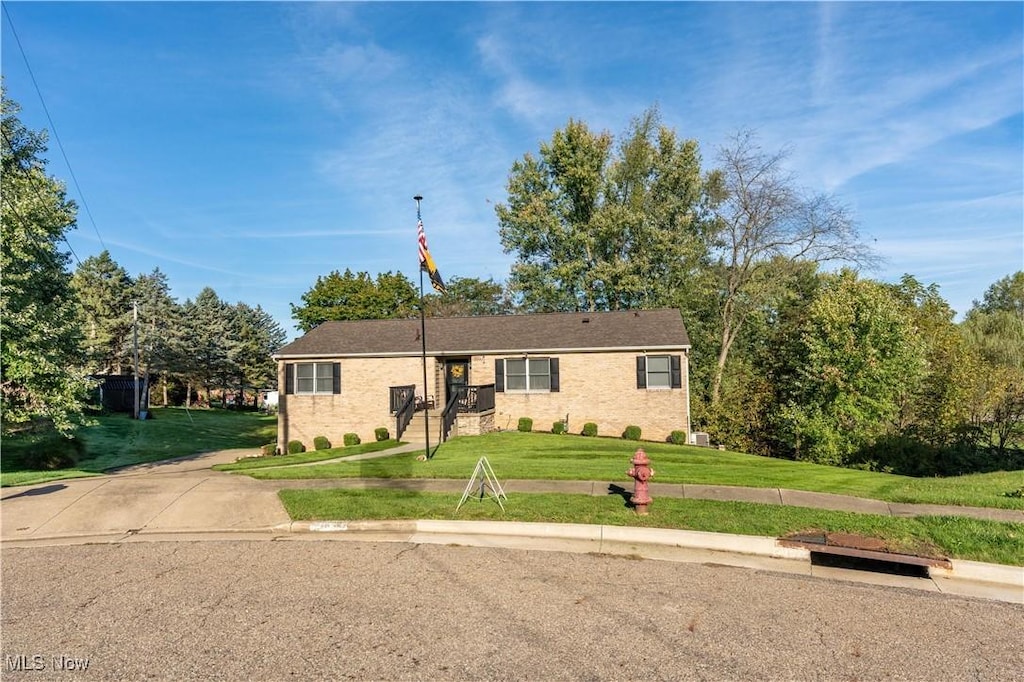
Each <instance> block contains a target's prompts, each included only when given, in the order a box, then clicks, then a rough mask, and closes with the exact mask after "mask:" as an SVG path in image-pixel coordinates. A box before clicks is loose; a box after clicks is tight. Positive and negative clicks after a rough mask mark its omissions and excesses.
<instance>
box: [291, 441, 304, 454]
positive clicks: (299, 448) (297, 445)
mask: <svg viewBox="0 0 1024 682" xmlns="http://www.w3.org/2000/svg"><path fill="white" fill-rule="evenodd" d="M305 451H306V446H305V445H303V444H302V441H301V440H290V441H288V454H289V455H295V454H298V453H300V452H305Z"/></svg>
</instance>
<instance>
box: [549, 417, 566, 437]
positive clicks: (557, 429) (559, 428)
mask: <svg viewBox="0 0 1024 682" xmlns="http://www.w3.org/2000/svg"><path fill="white" fill-rule="evenodd" d="M551 433H556V434H563V433H565V422H564V421H562V420H561V419H559V420H558V421H556V422H555V423H554V424H552V425H551Z"/></svg>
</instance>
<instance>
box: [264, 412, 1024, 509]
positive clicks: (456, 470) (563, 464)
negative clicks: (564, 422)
mask: <svg viewBox="0 0 1024 682" xmlns="http://www.w3.org/2000/svg"><path fill="white" fill-rule="evenodd" d="M638 446H642V447H643V448H644V449H645V450H646V451H647V454H648V456H650V458H651V460H652V466H653V468H654V470H655V472H656V475H655V478H654V481H655V482H658V483H699V484H707V485H731V486H749V487H755V488H788V489H792V490H807V491H813V492H824V493H833V494H837V495H852V496H855V497H866V498H872V499H878V500H886V501H889V502H907V503H918V504H953V505H963V506H974V507H997V508H1003V509H1024V499H1021V498H1019V497H1010V496H1008V493H1011V492H1013V491H1015V490H1017V489H1019V488H1020V487H1021V484H1022V482H1024V472H1021V471H1011V472H994V473H989V474H972V475H969V476H957V477H951V478H925V479H920V478H911V477H909V476H896V475H894V474H883V473H877V472H871V471H859V470H854V469H842V468H839V467H830V466H824V465H819V464H809V463H806V462H793V461H789V460H783V459H773V458H770V457H758V456H756V455H746V454H741V453H736V452H723V451H719V450H710V449H708V448H698V447H691V446H680V445H670V444H667V443H665V444H662V443H642V444H641V443H635V442H630V441H624V440H619V439H613V438H586V437H583V436H572V435H560V436H556V435H552V434H543V433H519V432H514V431H506V432H497V433H489V434H486V435H483V436H466V437H461V438H453V439H452V440H450V441H448V442H447V443H444V444H443V445H441V447H440V448H439V449H438V451H437V454H436V455H435V456H434V458H433V459H431V460H428V461H426V462H419V461H417V460H416V457H417V453H407V454H402V455H396V456H394V457H386V458H382V459H373V460H364V461H360V462H337V463H333V464H325V465H319V466H316V465H315V466H307V467H296V468H286V469H267V470H262V471H253V472H252V473H251V474H250V475H251V476H253V477H254V478H260V479H278V480H280V479H312V478H454V479H466V480H468V478H469V476H470V475H471V474H472V473H473V468H474V466H475V465H476V462H477V460H478V459H479V458H480V457H481V456H486V457H487V459H488V461H489V462H490V463H491V466H492V467H493V468H494V471H495V474H496V475H497V476H498V477H499V479H501V480H506V479H545V480H584V481H608V482H621V483H622V484H623V485H624V486H628V485H629V484H630V482H631V481H630V479H629V478H628V477H627V476H626V475H625V471H626V470H627V469H628V468H629V466H630V465H629V460H630V457H632V454H633V452H634V451H635V450H636V448H637V447H638Z"/></svg>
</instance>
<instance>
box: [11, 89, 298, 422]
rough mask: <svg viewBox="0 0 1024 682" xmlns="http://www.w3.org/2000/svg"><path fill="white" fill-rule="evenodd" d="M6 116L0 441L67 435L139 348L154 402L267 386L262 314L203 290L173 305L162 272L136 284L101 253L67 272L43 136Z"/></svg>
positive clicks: (69, 217) (270, 377)
mask: <svg viewBox="0 0 1024 682" xmlns="http://www.w3.org/2000/svg"><path fill="white" fill-rule="evenodd" d="M2 107H3V117H2V126H0V127H2V164H3V167H2V169H3V175H2V180H0V182H2V187H0V189H2V201H3V211H2V224H0V229H2V235H0V238H2V254H0V259H2V260H0V268H2V274H3V276H2V281H0V287H2V291H0V294H2V296H0V370H2V376H0V399H2V409H3V434H4V435H12V434H16V433H19V432H21V431H24V430H26V429H29V428H32V427H35V426H40V425H41V426H42V427H43V428H55V429H56V430H57V431H59V432H61V433H63V434H65V435H70V434H72V433H73V431H74V429H75V428H76V426H77V425H79V424H81V423H82V421H83V414H84V412H85V410H86V408H87V406H89V405H90V404H91V403H92V402H93V401H94V389H95V387H96V386H97V384H98V380H97V377H100V376H103V375H110V374H131V373H134V371H135V366H134V363H135V349H136V346H137V348H138V359H139V367H138V369H139V372H140V375H141V376H144V377H146V380H147V381H149V380H150V379H151V378H152V383H153V388H154V389H155V402H162V403H163V404H168V403H169V402H172V401H173V402H177V403H178V404H181V403H184V404H189V403H190V402H191V400H192V397H193V395H194V394H197V393H198V394H200V395H201V396H202V397H203V398H205V401H206V402H207V403H209V401H210V398H211V391H212V390H215V389H220V390H221V393H222V394H223V393H224V392H225V391H227V390H231V391H232V392H233V393H234V394H235V395H236V396H241V395H243V394H245V391H246V389H248V390H249V393H248V395H249V396H254V392H253V391H252V389H255V388H265V387H272V386H274V385H275V384H276V380H277V370H276V365H275V363H274V362H273V360H272V359H271V357H270V354H271V353H272V352H273V351H274V350H276V349H277V348H279V347H280V346H281V345H282V344H283V343H284V341H285V338H286V335H285V332H284V331H283V330H282V329H281V327H280V325H278V324H277V322H276V321H274V319H273V318H272V317H271V316H270V315H269V314H268V313H267V312H266V311H264V310H263V309H262V308H260V307H259V306H258V305H257V306H255V307H253V306H250V305H248V304H246V303H235V304H230V303H227V302H226V301H222V300H221V299H220V298H219V297H218V296H217V294H216V292H214V291H213V289H210V288H205V289H204V290H203V291H201V292H200V293H199V295H198V296H196V298H195V300H191V299H190V300H187V301H185V302H184V303H179V302H178V301H176V300H175V299H174V297H172V296H171V294H170V286H169V283H168V281H167V277H166V275H165V274H164V273H162V272H161V271H160V270H159V269H154V270H153V271H152V272H151V273H149V274H140V275H138V276H136V277H132V276H130V275H129V274H128V273H127V272H126V271H125V269H124V268H123V267H121V266H120V265H118V264H117V263H116V262H115V261H114V260H113V258H111V256H110V253H109V252H108V251H103V252H102V253H101V254H100V255H98V256H93V257H90V258H87V259H86V260H84V261H82V262H80V263H78V265H77V267H76V268H74V270H73V271H72V269H71V263H70V260H71V253H69V248H70V247H69V246H68V245H67V243H66V238H65V235H66V232H67V231H68V230H70V229H72V228H73V227H74V225H75V218H76V212H77V209H76V206H75V204H74V202H73V201H71V200H70V199H68V198H67V195H66V190H65V187H64V185H63V183H61V182H59V181H58V180H57V179H55V178H53V177H51V176H49V175H48V174H47V173H46V161H45V159H44V158H43V156H42V154H43V153H44V152H45V150H46V136H45V134H43V133H41V132H35V131H31V130H28V129H27V128H26V127H25V126H24V125H23V124H22V123H21V121H20V120H19V119H18V111H19V107H18V105H17V104H16V103H15V102H13V101H11V100H9V99H8V98H7V96H6V93H4V94H3V96H2ZM136 313H137V318H136Z"/></svg>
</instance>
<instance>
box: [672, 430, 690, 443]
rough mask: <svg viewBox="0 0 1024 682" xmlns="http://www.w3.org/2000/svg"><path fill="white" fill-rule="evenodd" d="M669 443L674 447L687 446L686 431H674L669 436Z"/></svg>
mask: <svg viewBox="0 0 1024 682" xmlns="http://www.w3.org/2000/svg"><path fill="white" fill-rule="evenodd" d="M668 442H669V443H672V444H673V445H686V431H678V430H677V431H673V432H672V433H670V434H669V436H668Z"/></svg>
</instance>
